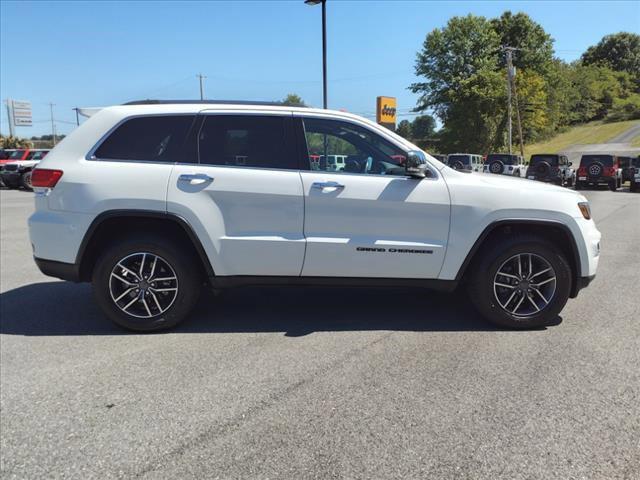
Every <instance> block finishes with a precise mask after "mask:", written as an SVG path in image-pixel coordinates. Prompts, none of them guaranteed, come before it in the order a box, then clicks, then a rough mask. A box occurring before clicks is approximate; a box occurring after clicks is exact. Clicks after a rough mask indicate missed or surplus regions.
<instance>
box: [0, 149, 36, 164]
mask: <svg viewBox="0 0 640 480" xmlns="http://www.w3.org/2000/svg"><path fill="white" fill-rule="evenodd" d="M31 151H32V150H31V149H30V148H19V149H17V150H5V152H6V153H8V154H9V155H8V156H7V158H3V159H2V160H0V164H2V163H9V162H15V161H17V160H27V158H28V157H29V153H30V152H31Z"/></svg>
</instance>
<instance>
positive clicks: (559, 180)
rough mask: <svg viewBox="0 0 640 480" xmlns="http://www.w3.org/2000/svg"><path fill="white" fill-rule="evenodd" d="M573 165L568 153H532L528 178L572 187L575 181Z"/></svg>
mask: <svg viewBox="0 0 640 480" xmlns="http://www.w3.org/2000/svg"><path fill="white" fill-rule="evenodd" d="M571 165H572V163H571V162H570V161H569V159H568V158H567V156H566V155H559V154H555V153H549V154H547V153H540V154H536V155H531V160H530V161H529V167H528V168H527V178H528V179H529V180H538V181H540V182H550V183H555V184H556V185H560V186H565V185H566V186H567V187H572V186H573V183H574V181H575V172H574V170H573V168H571Z"/></svg>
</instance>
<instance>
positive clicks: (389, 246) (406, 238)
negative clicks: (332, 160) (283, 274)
mask: <svg viewBox="0 0 640 480" xmlns="http://www.w3.org/2000/svg"><path fill="white" fill-rule="evenodd" d="M301 116H302V114H301ZM299 122H300V124H299V127H300V128H301V129H302V128H304V135H301V136H304V140H303V142H302V143H303V144H304V147H306V149H307V152H305V154H306V158H308V156H309V155H312V156H314V155H325V157H326V156H328V155H342V156H344V157H345V159H346V160H345V165H344V170H343V171H339V172H337V171H333V170H330V169H329V168H327V169H322V168H321V165H322V163H319V164H318V163H315V162H309V161H307V163H306V166H305V168H306V171H304V170H303V171H301V176H302V183H303V188H304V198H305V225H304V233H305V236H306V239H307V250H306V255H305V261H304V267H303V269H302V275H303V276H309V277H379V278H385V277H386V278H437V276H438V274H439V272H440V268H441V266H442V263H443V260H444V254H445V250H446V243H447V236H448V232H449V215H450V205H449V194H448V190H447V187H446V185H445V182H444V180H443V179H442V177H441V176H440V175H439V173H438V172H437V170H436V169H435V168H434V169H433V172H432V173H433V176H432V177H431V178H426V179H423V180H419V179H414V178H410V177H408V176H406V175H405V171H404V166H403V165H402V163H403V161H404V159H406V154H407V152H406V151H404V150H403V147H401V146H399V145H396V144H394V143H393V142H392V141H391V140H390V139H389V138H385V137H383V136H382V135H381V134H379V133H377V132H376V131H374V130H372V129H371V128H370V127H368V126H365V125H364V124H358V123H355V122H351V121H342V120H336V119H332V118H330V117H322V116H320V115H319V116H311V115H308V116H304V118H300V119H299ZM304 147H303V149H304Z"/></svg>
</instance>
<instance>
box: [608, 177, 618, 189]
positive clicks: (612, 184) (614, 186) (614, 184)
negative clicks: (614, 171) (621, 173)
mask: <svg viewBox="0 0 640 480" xmlns="http://www.w3.org/2000/svg"><path fill="white" fill-rule="evenodd" d="M617 189H618V180H611V181H610V182H609V190H611V191H612V192H615V191H616V190H617Z"/></svg>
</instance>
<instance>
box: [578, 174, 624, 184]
mask: <svg viewBox="0 0 640 480" xmlns="http://www.w3.org/2000/svg"><path fill="white" fill-rule="evenodd" d="M577 180H578V181H579V182H581V183H584V184H587V185H603V184H607V185H609V184H610V183H611V182H615V181H616V178H615V177H589V176H587V177H583V176H580V175H578V177H577Z"/></svg>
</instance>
